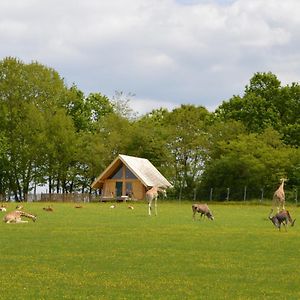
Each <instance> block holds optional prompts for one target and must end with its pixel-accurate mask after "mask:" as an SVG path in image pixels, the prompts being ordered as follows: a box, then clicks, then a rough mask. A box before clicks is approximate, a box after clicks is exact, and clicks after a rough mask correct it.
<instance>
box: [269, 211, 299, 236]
mask: <svg viewBox="0 0 300 300" xmlns="http://www.w3.org/2000/svg"><path fill="white" fill-rule="evenodd" d="M272 213H273V209H271V212H270V215H269V219H270V220H271V221H272V223H273V224H274V226H276V227H277V228H278V230H280V228H281V224H283V226H284V228H285V231H286V227H287V225H288V223H290V224H291V226H294V224H295V221H296V219H294V220H293V219H292V217H291V215H290V213H289V211H288V210H282V211H281V212H279V213H277V214H276V215H274V216H272Z"/></svg>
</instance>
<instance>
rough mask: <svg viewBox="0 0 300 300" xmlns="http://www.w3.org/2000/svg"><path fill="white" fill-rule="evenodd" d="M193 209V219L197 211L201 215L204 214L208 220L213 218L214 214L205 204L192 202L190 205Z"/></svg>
mask: <svg viewBox="0 0 300 300" xmlns="http://www.w3.org/2000/svg"><path fill="white" fill-rule="evenodd" d="M192 211H193V219H194V220H195V214H196V213H197V212H198V213H200V214H201V218H202V216H203V215H204V216H206V217H207V218H208V219H210V220H214V216H213V215H212V213H211V211H210V209H209V208H208V206H207V204H193V205H192Z"/></svg>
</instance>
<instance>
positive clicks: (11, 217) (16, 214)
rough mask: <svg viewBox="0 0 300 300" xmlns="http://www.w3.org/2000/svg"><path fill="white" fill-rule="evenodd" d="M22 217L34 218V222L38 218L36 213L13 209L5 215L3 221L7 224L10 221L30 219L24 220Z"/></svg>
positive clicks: (21, 221) (18, 221) (17, 221)
mask: <svg viewBox="0 0 300 300" xmlns="http://www.w3.org/2000/svg"><path fill="white" fill-rule="evenodd" d="M21 217H26V218H29V219H32V221H33V222H35V220H36V216H35V215H32V214H29V213H26V212H24V211H21V210H15V211H12V212H10V213H8V214H7V215H5V216H4V218H3V221H4V222H5V223H7V224H10V223H28V221H23V220H22V219H21Z"/></svg>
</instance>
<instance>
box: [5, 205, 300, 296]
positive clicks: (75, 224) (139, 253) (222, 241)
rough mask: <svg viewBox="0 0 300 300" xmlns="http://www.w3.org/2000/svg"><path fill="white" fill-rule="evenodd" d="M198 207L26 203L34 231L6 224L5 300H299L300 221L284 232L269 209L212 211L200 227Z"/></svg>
mask: <svg viewBox="0 0 300 300" xmlns="http://www.w3.org/2000/svg"><path fill="white" fill-rule="evenodd" d="M191 204H192V203H190V202H182V203H178V202H174V203H171V202H165V201H160V202H159V204H158V216H156V217H155V216H152V217H149V216H148V215H147V214H148V208H147V205H146V203H134V204H133V205H134V208H135V209H134V210H129V209H128V208H127V206H128V204H125V203H120V204H119V203H118V204H117V207H116V208H115V209H110V208H109V206H110V205H111V204H109V203H91V204H83V206H84V207H83V208H79V209H76V208H74V203H53V204H52V207H53V209H54V212H46V211H44V210H43V209H42V208H43V207H45V206H47V205H48V203H47V204H45V203H25V204H24V209H23V210H24V211H26V212H31V213H34V214H37V215H38V219H37V221H36V222H35V223H33V222H32V221H31V220H29V223H28V224H4V223H3V222H1V224H0V235H1V239H0V241H1V247H0V249H1V264H0V268H1V274H2V276H1V283H0V299H300V268H299V246H300V224H298V223H297V222H299V223H300V219H299V220H297V221H296V223H295V227H292V228H291V227H289V228H288V231H287V232H285V231H284V229H282V230H281V232H279V231H278V230H276V229H275V227H274V226H273V224H272V223H271V222H270V220H268V219H267V217H268V214H269V211H270V206H267V205H252V204H244V203H241V204H217V203H211V204H210V203H209V207H210V208H211V210H212V212H213V214H214V216H215V220H214V221H210V220H208V219H205V220H204V219H202V220H201V221H200V220H199V215H197V220H196V221H193V220H192V210H191ZM14 208H15V204H13V203H9V204H8V211H11V210H13V209H14ZM287 208H288V209H289V210H290V212H291V215H292V217H293V218H297V217H298V214H299V211H300V209H299V208H298V207H296V206H292V205H289V204H287ZM0 214H1V215H0V216H1V219H2V218H3V216H4V214H5V213H4V212H1V213H0Z"/></svg>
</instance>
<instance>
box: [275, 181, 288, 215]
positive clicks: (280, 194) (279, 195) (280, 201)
mask: <svg viewBox="0 0 300 300" xmlns="http://www.w3.org/2000/svg"><path fill="white" fill-rule="evenodd" d="M285 181H287V179H285V178H281V179H280V182H281V183H280V186H279V188H278V189H277V190H276V191H275V193H274V195H273V207H275V206H277V212H279V211H280V208H281V210H285V207H284V204H285V193H284V182H285Z"/></svg>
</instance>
